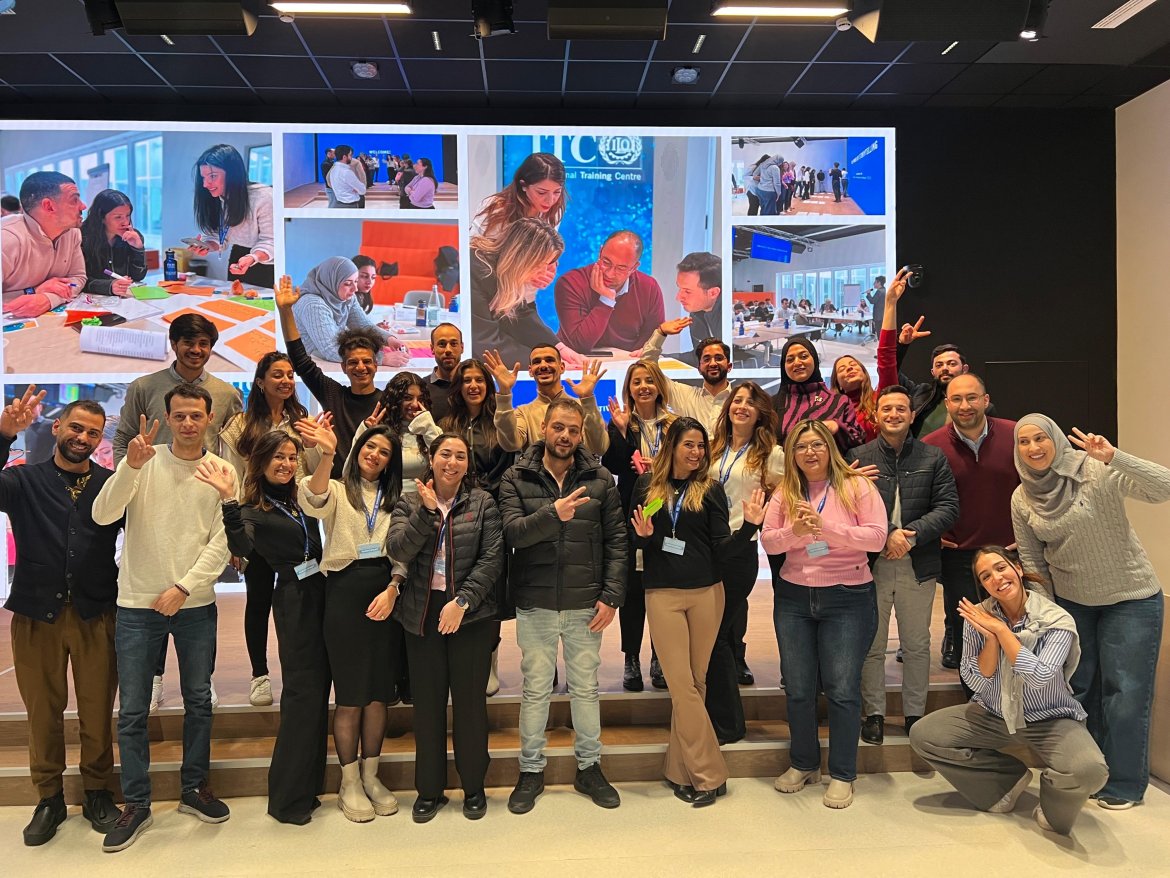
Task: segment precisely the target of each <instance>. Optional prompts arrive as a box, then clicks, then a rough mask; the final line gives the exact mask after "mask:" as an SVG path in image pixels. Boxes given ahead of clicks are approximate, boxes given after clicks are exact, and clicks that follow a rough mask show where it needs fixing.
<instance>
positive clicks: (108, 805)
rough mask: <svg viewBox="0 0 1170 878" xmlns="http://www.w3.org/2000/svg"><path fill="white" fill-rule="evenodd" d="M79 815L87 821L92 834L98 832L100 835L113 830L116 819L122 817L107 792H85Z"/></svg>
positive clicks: (112, 797) (110, 794) (111, 795)
mask: <svg viewBox="0 0 1170 878" xmlns="http://www.w3.org/2000/svg"><path fill="white" fill-rule="evenodd" d="M81 813H82V816H84V817H85V819H86V820H88V821H89V825H90V826H92V827H93V829H94V832H100V833H101V834H102V835H105V834H106V833H107V832H109V831H110V830H111V829H113V828H114V824H115V823H117V822H118V818H119V817H121V816H122V811H121V809H119V808H118V806H117V805H115V804H114V796H113V794H112V793H111V792H110V791H109V790H86V791H85V804H83V805H82V806H81Z"/></svg>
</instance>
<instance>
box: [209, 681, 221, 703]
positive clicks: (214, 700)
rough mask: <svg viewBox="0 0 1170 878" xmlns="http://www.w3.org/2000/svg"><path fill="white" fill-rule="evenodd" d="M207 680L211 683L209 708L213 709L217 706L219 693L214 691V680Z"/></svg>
mask: <svg viewBox="0 0 1170 878" xmlns="http://www.w3.org/2000/svg"><path fill="white" fill-rule="evenodd" d="M209 682H210V683H211V709H212V710H215V709H216V708H217V707H219V693H218V692H216V691H215V681H214V680H211V681H209Z"/></svg>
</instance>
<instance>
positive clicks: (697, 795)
mask: <svg viewBox="0 0 1170 878" xmlns="http://www.w3.org/2000/svg"><path fill="white" fill-rule="evenodd" d="M726 795H727V783H726V782H724V783H721V784H719V787H718V788H717V789H713V790H695V792H694V795H693V796H692V797H691V806H692V807H695V808H705V807H707V806H708V805H714V804H715V800H716V799H717V798H719V797H720V796H726Z"/></svg>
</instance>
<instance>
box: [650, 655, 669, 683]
mask: <svg viewBox="0 0 1170 878" xmlns="http://www.w3.org/2000/svg"><path fill="white" fill-rule="evenodd" d="M650 685H651V686H653V687H654V688H655V689H665V688H666V676H665V675H664V674H663V673H662V665H660V664H659V663H658V656H656V655H654V654H651V655H650Z"/></svg>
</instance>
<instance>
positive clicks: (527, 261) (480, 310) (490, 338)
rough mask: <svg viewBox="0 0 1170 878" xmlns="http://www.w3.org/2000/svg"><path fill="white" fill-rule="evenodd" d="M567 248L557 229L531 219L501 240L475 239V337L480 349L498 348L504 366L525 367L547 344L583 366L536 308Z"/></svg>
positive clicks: (524, 219) (523, 220) (516, 224)
mask: <svg viewBox="0 0 1170 878" xmlns="http://www.w3.org/2000/svg"><path fill="white" fill-rule="evenodd" d="M564 250H565V241H564V239H563V238H562V237H561V236H560V234H558V233H557V230H556V229H554V228H553V227H552V226H550V225H549V224H548V223H547V222H545V221H544V220H541V219H533V218H528V217H522V218H521V219H518V220H516V221H515V222H514V223H512V224H511V225H509V226H508V228H507V230H506V231H505V232H504V233H503V234H502V235H501V236H499V237H495V238H490V237H487V236H484V235H477V236H475V237H473V238H472V239H471V334H472V338H473V339H474V341H475V348H476V349H477V350H497V351H499V354H500V357H501V358H502V359H503V361H504V362H505V363H512V362H517V363H521V362H527V361H528V355H529V354H530V353H531V351H532V349H533V348H534V347H538V346H544V345H547V346H549V347H555V348H557V349H558V350H559V351H560V352H561V357H562V359H564V360H565V362H566V363H567V364H569V365H574V366H575V365H579V364H580V362H581V358H580V357H579V356H578V355H577V353H576V352H575V351H573V350H572V349H571V348H569V347H568V346H567V345H565V344H564V343H563V342H561V341H560V340H559V339H558V338H557V336H556V333H554V332H553V331H552V330H551V329H549V328H548V327H547V326H546V325H545V324H544V321H542V320H541V319H540V315H539V314H538V313H537V310H536V294H537V292H538V291H539V290H542V289H544V288H545V287H547V286H548V285H549V284H551V283H552V282H553V279H554V278H555V277H556V273H557V260H559V259H560V258H561V254H562V253H563V252H564Z"/></svg>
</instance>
